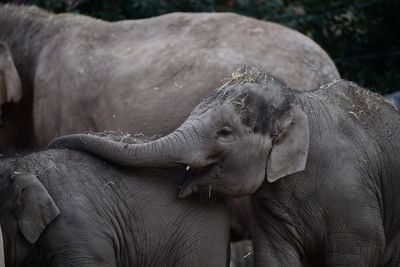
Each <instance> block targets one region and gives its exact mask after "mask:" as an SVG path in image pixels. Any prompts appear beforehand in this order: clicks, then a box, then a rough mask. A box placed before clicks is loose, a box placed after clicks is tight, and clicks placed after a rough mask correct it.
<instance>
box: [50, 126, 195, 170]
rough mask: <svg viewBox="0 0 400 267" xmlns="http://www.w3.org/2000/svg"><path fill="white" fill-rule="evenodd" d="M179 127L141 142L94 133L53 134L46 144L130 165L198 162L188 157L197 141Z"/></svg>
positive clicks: (173, 165)
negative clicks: (160, 136) (166, 133)
mask: <svg viewBox="0 0 400 267" xmlns="http://www.w3.org/2000/svg"><path fill="white" fill-rule="evenodd" d="M181 127H182V126H181ZM181 127H180V128H181ZM180 128H178V129H177V130H175V131H174V132H173V133H171V134H169V135H167V136H165V137H162V138H160V139H157V140H154V141H151V142H147V143H143V144H127V143H122V142H117V141H113V140H110V139H107V138H104V137H99V136H95V135H87V134H73V135H67V136H62V137H59V138H56V139H55V140H53V141H52V142H51V143H50V144H49V146H48V147H49V148H71V149H77V150H81V151H85V152H88V153H91V154H94V155H96V156H99V157H101V158H103V159H105V160H108V161H111V162H113V163H116V164H119V165H124V166H132V167H176V166H184V165H192V164H195V165H202V164H201V163H199V162H198V163H197V164H196V163H194V162H193V160H191V158H193V157H191V151H192V150H193V147H195V144H196V143H197V141H196V140H193V137H192V136H190V137H191V138H188V136H187V133H185V131H184V130H181V129H180ZM188 140H190V144H188V142H189V141H188ZM192 162H193V163H192Z"/></svg>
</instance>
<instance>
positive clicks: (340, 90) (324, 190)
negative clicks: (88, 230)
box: [53, 68, 400, 266]
mask: <svg viewBox="0 0 400 267" xmlns="http://www.w3.org/2000/svg"><path fill="white" fill-rule="evenodd" d="M53 144H54V145H58V146H67V147H73V148H76V149H82V150H85V151H89V152H91V153H94V154H97V155H100V156H101V157H103V158H106V159H108V160H110V161H113V162H116V163H120V164H123V165H127V166H159V167H174V166H177V165H184V166H190V168H189V167H188V168H189V169H190V170H193V173H192V175H191V177H190V178H189V179H187V180H186V181H185V183H184V185H183V187H182V190H181V192H180V197H188V196H189V195H191V194H193V193H196V192H203V191H205V192H209V194H211V195H212V192H213V191H216V192H220V193H224V194H226V195H229V196H243V195H252V206H253V209H254V214H255V221H254V224H253V228H252V231H253V245H254V253H255V265H256V266H302V265H303V264H308V265H311V266H399V265H400V255H399V248H400V239H399V232H400V228H399V225H400V206H399V205H397V203H399V202H400V195H399V194H398V193H397V192H398V191H399V190H400V159H399V157H398V156H397V155H398V151H399V150H400V113H399V111H398V109H397V108H396V107H395V106H394V105H392V104H391V103H389V102H388V101H387V100H385V99H384V98H383V97H382V96H380V95H377V94H374V93H371V92H369V91H367V90H365V89H362V88H360V87H358V86H357V85H355V84H353V83H351V82H347V81H342V80H341V81H336V82H332V83H330V84H327V85H325V86H323V88H321V89H319V90H315V91H312V92H300V91H298V90H295V89H290V88H287V87H286V86H285V85H284V84H283V83H282V82H280V81H279V80H278V79H276V78H274V77H272V76H270V75H267V74H265V73H261V72H259V71H257V70H256V69H251V68H244V69H242V70H240V71H239V72H238V73H235V74H234V75H233V77H232V78H231V79H229V80H228V81H227V82H226V83H225V84H224V85H223V86H222V87H221V88H219V89H218V90H217V91H216V92H215V93H214V94H213V95H211V96H210V97H208V98H206V99H205V100H204V101H203V102H202V103H200V104H199V105H198V106H197V107H196V108H195V109H194V111H193V112H192V113H191V115H190V116H189V118H188V119H187V120H186V121H185V122H184V123H183V124H182V126H180V127H179V128H178V129H177V130H176V131H174V132H173V133H171V134H170V135H168V136H166V137H164V138H161V139H158V140H156V141H153V142H150V143H147V144H144V145H130V146H122V145H120V144H118V143H116V142H111V141H107V140H105V139H101V138H96V137H92V136H87V135H72V136H67V137H61V138H60V139H58V140H56V141H55V142H54V143H53Z"/></svg>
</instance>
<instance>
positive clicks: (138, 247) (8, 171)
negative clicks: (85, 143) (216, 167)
mask: <svg viewBox="0 0 400 267" xmlns="http://www.w3.org/2000/svg"><path fill="white" fill-rule="evenodd" d="M127 139H129V138H126V137H124V142H125V140H127ZM185 175H187V173H186V172H185V171H184V170H160V169H149V168H147V169H134V170H132V169H127V168H122V167H119V166H115V165H111V164H109V163H105V162H104V161H102V160H99V159H97V158H94V157H92V156H90V155H87V154H85V153H81V152H79V151H72V150H48V151H42V152H39V153H35V154H28V155H26V156H19V157H10V158H2V159H0V180H1V187H0V213H1V217H0V223H1V229H2V230H3V236H4V247H5V262H6V266H107V267H109V266H143V267H147V266H162V267H164V266H184V267H186V266H215V267H220V266H227V263H228V249H229V217H228V212H227V207H226V202H225V200H224V199H223V198H218V197H214V196H211V199H210V200H209V196H208V193H206V194H205V195H204V196H196V197H193V198H191V199H187V200H185V201H181V200H179V199H178V198H177V197H176V195H177V192H178V190H179V189H178V186H179V184H180V183H181V182H182V180H183V179H184V178H185Z"/></svg>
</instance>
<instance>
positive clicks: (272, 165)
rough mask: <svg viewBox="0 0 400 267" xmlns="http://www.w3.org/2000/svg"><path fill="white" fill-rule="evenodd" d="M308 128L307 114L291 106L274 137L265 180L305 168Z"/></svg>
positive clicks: (271, 180)
mask: <svg viewBox="0 0 400 267" xmlns="http://www.w3.org/2000/svg"><path fill="white" fill-rule="evenodd" d="M309 139H310V130H309V125H308V118H307V115H306V114H305V113H304V111H302V110H301V109H300V108H298V107H292V108H291V111H290V114H289V116H288V117H286V118H285V119H284V121H283V130H282V131H281V133H280V134H279V135H278V136H277V137H276V138H275V140H274V141H273V144H272V149H271V152H270V155H269V158H268V161H267V180H268V181H269V182H270V183H272V182H275V181H276V180H278V179H280V178H282V177H285V176H287V175H289V174H292V173H295V172H299V171H302V170H304V169H305V167H306V162H307V156H308V145H309Z"/></svg>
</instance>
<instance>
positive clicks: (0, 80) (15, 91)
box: [0, 43, 22, 105]
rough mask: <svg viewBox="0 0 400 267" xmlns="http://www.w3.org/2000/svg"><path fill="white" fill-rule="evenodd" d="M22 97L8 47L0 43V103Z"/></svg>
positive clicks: (18, 79) (15, 100)
mask: <svg viewBox="0 0 400 267" xmlns="http://www.w3.org/2000/svg"><path fill="white" fill-rule="evenodd" d="M21 97H22V85H21V80H20V78H19V75H18V72H17V69H16V68H15V65H14V61H13V59H12V56H11V52H10V49H9V48H8V46H7V45H6V44H5V43H0V105H3V104H5V103H8V102H17V101H19V100H20V99H21Z"/></svg>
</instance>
